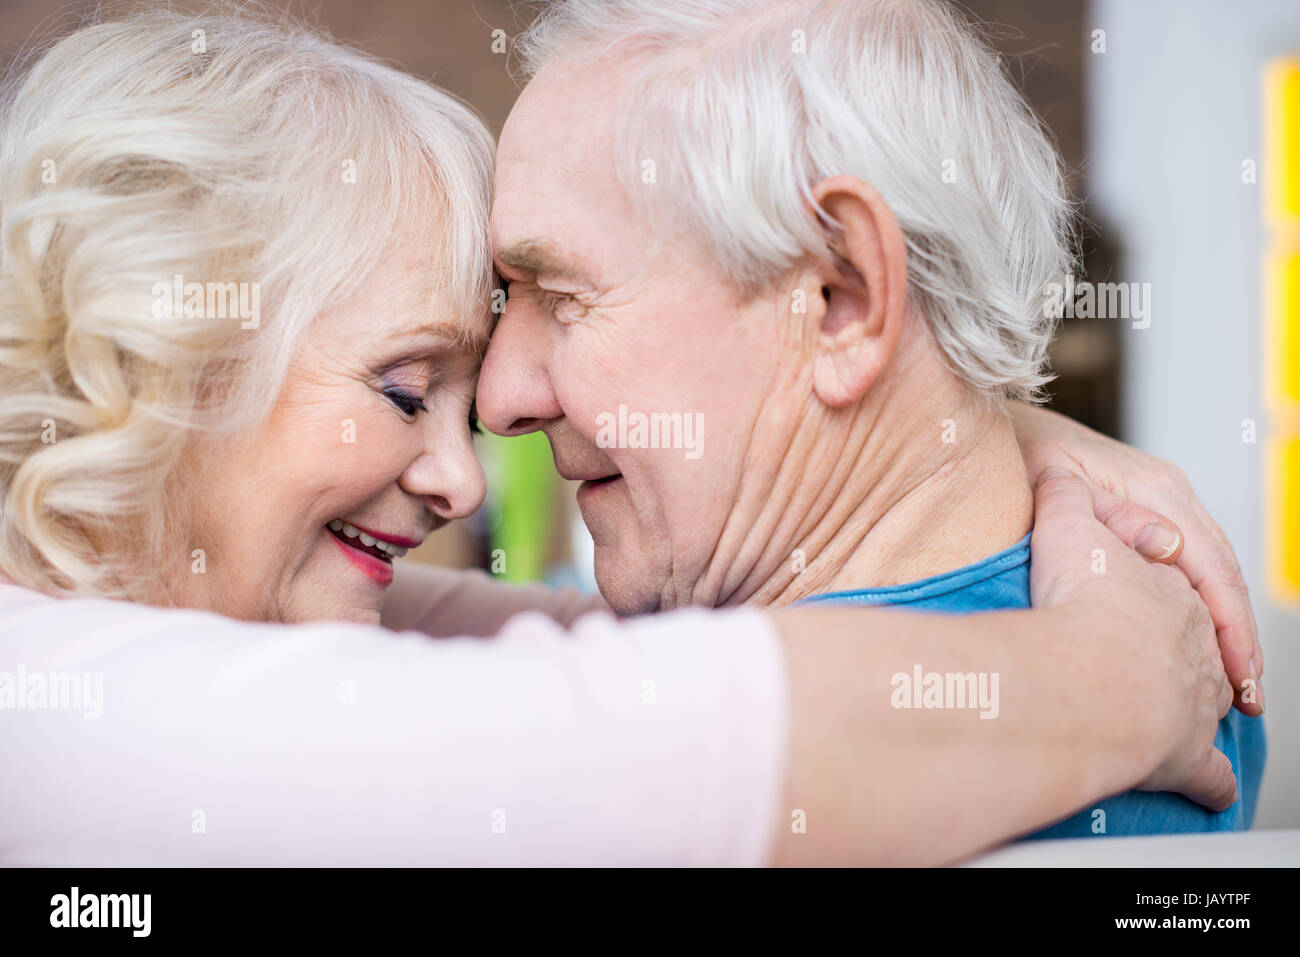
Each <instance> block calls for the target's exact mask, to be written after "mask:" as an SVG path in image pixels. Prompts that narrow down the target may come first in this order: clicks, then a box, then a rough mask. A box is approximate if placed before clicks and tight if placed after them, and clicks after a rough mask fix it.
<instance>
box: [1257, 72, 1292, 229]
mask: <svg viewBox="0 0 1300 957" xmlns="http://www.w3.org/2000/svg"><path fill="white" fill-rule="evenodd" d="M1261 120H1262V124H1263V130H1264V216H1265V218H1266V219H1267V220H1268V222H1269V224H1270V225H1273V226H1287V225H1289V226H1292V227H1296V226H1300V175H1297V174H1296V170H1297V167H1300V57H1279V58H1278V59H1276V60H1270V61H1269V62H1268V63H1267V64H1266V65H1265V67H1264V102H1263V110H1262V112H1261Z"/></svg>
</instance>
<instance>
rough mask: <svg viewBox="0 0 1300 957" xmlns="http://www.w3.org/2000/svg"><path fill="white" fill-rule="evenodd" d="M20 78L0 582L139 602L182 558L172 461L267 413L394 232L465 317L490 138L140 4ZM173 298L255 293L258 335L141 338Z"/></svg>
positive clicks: (347, 77) (461, 121)
mask: <svg viewBox="0 0 1300 957" xmlns="http://www.w3.org/2000/svg"><path fill="white" fill-rule="evenodd" d="M29 59H34V62H33V63H31V65H30V68H29V69H26V70H17V71H15V73H14V74H13V75H12V76H11V77H10V78H9V80H8V81H7V83H6V86H5V89H4V91H3V96H2V98H0V234H2V235H0V243H2V245H0V572H3V573H4V574H6V575H8V576H9V577H10V578H12V579H14V580H16V581H18V582H19V583H20V584H25V585H28V586H30V587H33V588H38V589H42V590H46V591H50V592H53V593H83V594H98V595H108V596H113V597H125V598H141V597H145V598H146V600H148V598H147V597H146V596H153V595H155V594H156V593H157V592H158V590H159V587H160V583H161V582H162V581H163V580H165V571H164V569H165V567H170V566H174V565H175V561H176V557H177V556H179V557H180V558H181V559H182V560H183V561H184V563H186V564H187V563H188V560H189V549H188V547H184V546H183V545H182V544H179V543H177V542H175V541H172V540H171V539H172V537H173V536H174V535H175V534H176V533H177V528H179V527H181V526H183V525H184V522H185V516H184V515H183V514H182V513H183V510H184V497H183V496H181V495H177V494H174V493H175V492H176V489H175V483H176V481H177V478H176V476H177V474H178V472H177V469H178V463H180V462H181V461H182V451H183V449H185V447H186V445H187V443H188V442H189V441H190V439H191V438H192V437H194V436H195V435H196V434H198V433H202V432H213V433H217V432H219V433H233V432H237V431H239V430H243V429H247V428H251V427H253V426H254V425H256V424H257V423H258V422H260V421H262V420H263V419H264V418H265V416H266V415H267V414H269V412H270V409H271V406H272V404H273V403H274V400H275V398H276V397H277V395H278V393H279V391H280V386H281V383H282V382H283V380H284V376H285V373H286V371H287V369H288V367H289V364H290V361H291V360H292V359H293V357H294V356H295V354H296V352H297V350H298V348H299V344H300V342H301V339H302V336H303V334H304V332H305V331H306V330H307V328H308V327H309V326H310V324H311V322H312V320H313V318H314V317H315V316H317V315H318V314H320V313H321V312H322V311H323V310H324V309H325V308H327V307H328V306H330V305H332V304H334V303H337V302H339V301H342V300H343V299H345V298H346V297H347V296H348V295H349V294H350V293H351V292H353V291H354V290H356V289H357V288H358V287H359V286H360V285H361V284H362V283H363V282H364V281H365V279H366V278H367V277H368V275H369V273H370V272H371V271H372V269H373V268H374V266H375V265H376V264H377V263H378V262H379V261H380V260H381V258H382V257H383V256H384V255H385V254H386V253H387V252H388V251H389V250H390V249H391V247H392V244H393V242H394V237H395V234H396V233H397V232H398V231H399V229H400V227H401V225H402V224H407V225H409V224H412V223H414V224H415V225H416V228H420V227H422V226H425V225H427V228H428V230H429V232H430V234H431V235H433V236H434V237H435V239H436V241H437V242H438V244H439V245H440V246H441V260H440V262H439V263H436V264H431V269H433V268H436V267H437V266H441V267H442V269H443V271H444V272H445V275H446V276H447V277H449V278H448V279H447V283H446V288H445V290H444V292H445V295H446V296H447V297H448V301H451V302H453V303H454V304H455V305H456V306H457V307H458V308H459V309H460V311H461V314H462V315H463V316H465V317H466V319H468V318H469V317H471V316H475V317H479V318H481V317H483V316H485V315H486V308H487V296H488V294H489V291H490V288H491V282H492V271H491V259H490V254H489V250H488V247H487V215H488V208H489V204H490V188H491V163H492V142H491V137H490V136H489V135H488V133H487V131H486V129H485V128H484V127H483V125H482V123H481V122H479V120H478V119H477V117H476V116H475V115H474V114H473V113H471V111H470V110H469V109H468V108H466V107H465V106H464V105H462V104H461V103H460V102H459V101H457V100H455V99H453V98H452V97H451V96H449V95H447V94H446V93H443V92H441V91H439V90H437V89H435V88H433V87H431V86H430V85H428V84H426V83H423V82H421V81H419V80H417V79H415V78H413V77H410V76H408V75H406V74H403V73H401V72H399V71H397V70H395V69H393V68H391V67H388V66H385V65H383V64H381V63H379V62H377V61H376V60H374V59H371V58H369V57H367V56H365V55H363V54H361V53H358V52H356V51H354V50H350V49H348V48H346V47H343V46H340V45H338V44H336V43H334V42H332V41H331V40H329V39H328V38H327V37H324V36H322V35H320V34H319V33H317V32H315V31H313V30H310V29H307V28H305V27H303V26H300V25H297V24H295V23H293V22H292V21H289V20H287V19H272V18H271V17H270V16H268V15H266V14H263V13H250V12H249V10H248V9H247V8H246V7H224V6H222V7H214V8H213V9H212V10H211V11H210V12H208V13H205V14H201V15H187V14H183V13H179V12H173V11H171V10H167V9H158V8H157V7H156V6H155V7H154V8H152V9H146V10H144V11H143V12H134V13H130V14H128V15H126V16H123V17H120V18H114V19H109V20H107V21H105V22H96V23H92V24H89V25H86V26H84V27H82V28H81V29H79V30H76V31H75V32H73V33H72V34H70V35H68V36H66V37H64V38H63V39H61V40H59V41H58V42H56V43H54V44H53V45H52V46H50V47H49V48H48V49H47V50H46V51H45V52H44V53H43V54H41V55H39V56H38V57H32V58H29ZM175 276H183V277H184V279H185V280H186V281H191V280H194V281H198V282H201V283H206V282H214V283H215V282H220V283H230V282H235V283H241V282H247V283H250V284H257V287H258V289H259V300H260V312H261V314H260V317H259V321H258V323H257V327H256V328H255V329H253V328H248V327H247V325H246V323H243V322H241V321H240V319H239V318H234V319H232V320H229V321H225V320H220V321H214V320H213V319H211V318H208V319H202V320H199V319H194V318H189V319H182V318H175V319H159V318H158V317H157V310H156V305H157V296H158V292H157V287H158V285H159V283H163V284H167V285H170V284H171V283H172V282H173V277H175ZM358 318H359V320H361V321H364V317H358ZM467 326H468V323H467ZM163 556H168V557H167V558H164V557H163Z"/></svg>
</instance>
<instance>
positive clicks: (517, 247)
mask: <svg viewBox="0 0 1300 957" xmlns="http://www.w3.org/2000/svg"><path fill="white" fill-rule="evenodd" d="M494 255H495V256H496V261H497V263H498V264H500V265H502V266H505V267H506V268H507V269H513V270H516V271H518V272H521V273H527V274H528V275H530V276H562V277H565V278H571V279H586V280H590V279H591V275H592V270H591V269H589V268H588V267H587V265H586V263H584V262H583V261H582V260H581V259H580V258H579V257H577V256H575V255H572V254H571V253H568V252H566V251H565V250H564V249H563V248H562V247H560V246H559V244H557V243H554V242H552V241H550V240H546V239H524V240H521V241H519V242H517V243H512V244H511V245H509V246H507V247H505V248H504V249H499V250H497V251H496V252H495V253H494Z"/></svg>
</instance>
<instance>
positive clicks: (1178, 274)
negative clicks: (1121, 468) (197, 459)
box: [0, 0, 1300, 828]
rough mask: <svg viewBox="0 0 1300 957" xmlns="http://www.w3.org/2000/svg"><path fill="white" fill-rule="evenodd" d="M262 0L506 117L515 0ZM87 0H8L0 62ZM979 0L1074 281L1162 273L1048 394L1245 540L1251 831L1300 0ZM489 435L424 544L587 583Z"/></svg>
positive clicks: (549, 504)
mask: <svg viewBox="0 0 1300 957" xmlns="http://www.w3.org/2000/svg"><path fill="white" fill-rule="evenodd" d="M179 5H183V6H193V4H188V3H187V4H179ZM269 5H271V6H277V7H282V8H285V9H288V10H289V11H291V12H292V13H294V14H296V15H298V16H300V17H304V18H306V19H308V20H310V21H312V22H315V23H317V24H319V25H321V26H323V27H325V28H326V29H328V30H329V31H330V32H331V33H332V34H333V35H334V36H335V37H337V38H338V39H340V40H343V41H346V42H348V43H352V44H354V45H356V46H359V47H361V48H362V49H365V50H367V51H369V52H371V53H373V54H376V55H378V56H380V57H382V58H384V59H386V60H389V61H391V62H393V63H395V64H396V65H398V66H400V67H402V68H403V69H406V70H408V71H410V72H412V73H415V74H417V75H419V76H422V77H425V78H426V79H429V80H431V81H433V82H435V83H438V84H440V85H442V86H443V87H445V88H447V89H449V90H451V91H452V92H453V93H456V94H457V95H459V96H461V97H462V98H464V99H465V100H467V101H468V102H470V103H471V104H472V105H473V106H474V107H475V108H476V109H477V110H478V111H479V112H480V113H481V114H482V115H483V117H484V118H485V120H486V121H487V123H488V125H489V127H490V128H491V129H492V130H493V132H494V133H496V132H499V131H500V128H501V124H502V123H503V122H504V120H505V117H506V114H507V113H508V112H509V110H510V106H511V104H512V103H513V101H514V98H515V95H516V93H517V88H516V85H515V82H514V81H513V79H512V78H511V75H510V73H509V70H508V56H507V54H506V53H504V52H500V51H502V50H503V49H504V47H505V46H507V45H508V39H509V37H511V36H513V35H514V34H516V33H517V32H518V31H519V29H520V28H521V26H522V25H523V24H524V22H525V21H526V19H527V17H528V16H529V10H528V9H527V8H519V7H517V6H515V5H512V4H511V3H509V2H507V0H367V2H365V3H356V2H355V0H312V2H310V3H301V2H295V3H290V2H273V3H271V4H269ZM94 6H95V4H94V3H93V2H91V0H87V2H72V3H63V2H56V0H0V69H2V68H3V67H4V66H6V65H7V64H8V63H9V62H10V61H11V60H12V58H13V57H14V56H15V55H16V54H17V53H18V52H19V51H20V49H21V48H22V47H23V45H24V44H25V43H27V42H28V40H29V38H31V37H33V36H34V35H35V36H38V37H39V36H46V35H48V34H49V33H59V32H62V31H64V30H66V29H70V28H71V27H73V26H75V25H76V24H77V23H78V22H80V21H81V20H82V19H83V18H84V17H85V16H86V15H87V14H88V13H89V12H90V11H91V10H92V9H93V8H94ZM964 6H965V8H966V9H967V10H968V11H969V12H970V13H972V14H973V15H974V16H975V17H976V18H977V19H979V20H980V21H982V22H984V23H985V24H986V29H987V31H988V34H989V37H990V39H991V40H992V42H993V43H994V44H995V45H996V46H997V47H998V49H999V50H1000V51H1001V52H1002V54H1003V55H1004V57H1005V59H1006V62H1007V65H1008V69H1009V71H1010V73H1011V75H1012V77H1013V79H1014V80H1015V81H1016V82H1017V83H1018V84H1019V85H1020V86H1021V88H1022V89H1023V91H1024V93H1025V95H1026V97H1027V98H1028V100H1029V102H1030V104H1031V105H1032V106H1033V107H1034V109H1035V110H1036V111H1037V112H1038V114H1039V115H1040V116H1042V117H1043V118H1044V119H1045V121H1046V122H1047V124H1048V125H1049V126H1050V127H1051V129H1052V131H1053V132H1054V134H1055V137H1056V139H1057V142H1058V145H1059V147H1060V150H1061V153H1062V155H1063V156H1064V158H1065V162H1066V164H1067V166H1068V168H1069V170H1070V174H1071V185H1072V187H1073V189H1074V191H1075V195H1076V197H1078V198H1079V199H1080V200H1081V201H1082V204H1083V205H1082V215H1081V218H1080V222H1079V232H1080V235H1081V237H1082V240H1083V244H1082V251H1083V265H1082V268H1081V270H1080V275H1079V276H1078V277H1076V278H1077V279H1079V280H1084V279H1086V280H1087V281H1089V282H1092V283H1102V282H1124V283H1139V284H1150V285H1149V287H1147V288H1149V289H1150V303H1149V306H1150V312H1149V319H1150V323H1149V325H1148V326H1146V327H1145V328H1135V326H1134V323H1132V322H1129V321H1123V320H1115V319H1096V318H1075V319H1067V320H1066V321H1065V322H1064V325H1063V328H1062V331H1061V334H1060V336H1059V338H1058V340H1057V342H1056V344H1055V347H1054V349H1053V354H1052V360H1053V365H1054V368H1055V371H1056V372H1057V374H1058V378H1057V380H1056V381H1055V382H1054V383H1053V385H1052V387H1051V389H1052V392H1053V398H1052V405H1053V407H1055V408H1057V409H1059V410H1061V411H1063V412H1065V413H1066V414H1068V415H1070V416H1072V417H1074V418H1077V419H1079V420H1080V421H1082V422H1085V423H1086V424H1088V425H1090V426H1092V427H1094V428H1096V429H1099V430H1101V431H1102V432H1105V433H1107V434H1109V435H1113V436H1116V437H1118V438H1121V439H1123V440H1125V441H1127V442H1131V443H1133V444H1134V445H1136V446H1138V447H1140V448H1142V449H1145V450H1147V451H1149V452H1152V453H1154V454H1156V455H1158V456H1161V457H1162V458H1166V459H1169V460H1171V461H1173V462H1176V463H1178V464H1179V465H1180V466H1181V467H1182V468H1183V469H1184V470H1185V471H1186V472H1187V474H1188V475H1189V476H1190V478H1191V480H1192V482H1193V484H1194V485H1195V487H1196V489H1197V491H1198V492H1199V494H1200V496H1201V498H1202V499H1203V501H1204V502H1205V504H1206V505H1207V507H1208V508H1209V510H1210V512H1211V513H1212V514H1213V515H1214V517H1215V518H1216V519H1217V520H1218V522H1219V523H1220V525H1221V526H1222V527H1223V529H1224V531H1225V532H1226V533H1227V535H1228V537H1229V538H1230V539H1231V540H1232V542H1233V543H1234V544H1235V546H1236V549H1237V553H1238V555H1239V556H1240V558H1241V562H1242V565H1243V568H1244V571H1245V575H1246V579H1247V581H1248V582H1249V583H1250V585H1251V592H1252V595H1253V596H1254V604H1255V610H1256V615H1257V617H1258V619H1259V625H1260V629H1261V632H1262V634H1263V638H1264V648H1265V655H1266V660H1267V668H1266V676H1267V686H1268V688H1269V698H1268V718H1267V720H1268V728H1269V735H1270V761H1269V767H1268V771H1267V776H1266V779H1265V784H1264V794H1263V797H1262V799H1261V803H1260V809H1259V814H1258V817H1257V820H1256V826H1257V827H1264V828H1278V827H1300V701H1298V700H1297V698H1296V696H1294V695H1291V694H1289V692H1290V691H1291V690H1292V689H1293V688H1295V687H1296V686H1297V682H1298V681H1300V641H1297V639H1300V611H1298V610H1297V605H1296V604H1295V602H1296V600H1297V598H1298V597H1300V3H1297V2H1296V0H1244V2H1242V3H1238V4H1234V5H1233V6H1232V8H1231V10H1230V11H1229V10H1228V9H1226V8H1225V7H1224V5H1223V4H1221V3H1218V2H1214V0H1091V2H1088V0H1054V2H1052V3H1050V4H1049V3H1041V2H1038V0H970V2H968V3H966V4H964ZM494 31H501V32H499V33H496V32H494ZM503 41H504V42H503ZM1144 321H1145V320H1144ZM478 441H479V443H480V451H481V455H482V456H483V458H484V460H485V465H486V467H487V471H488V482H489V489H490V491H489V499H488V501H487V503H486V504H485V505H484V507H483V508H482V509H481V510H480V512H479V513H478V514H477V515H476V516H474V518H473V519H472V520H471V521H469V522H464V523H456V524H454V525H453V526H451V527H449V528H447V529H445V530H444V531H443V532H440V533H439V534H438V535H436V536H434V537H433V538H432V539H430V541H429V542H428V543H427V544H426V545H425V546H424V547H423V548H422V549H421V550H420V551H419V552H417V553H414V554H415V555H416V557H418V558H420V559H421V560H424V561H429V562H433V563H438V564H446V565H454V566H462V567H468V566H478V567H483V568H488V569H489V570H491V571H493V572H494V573H496V574H498V575H501V576H503V577H506V578H509V579H513V580H534V579H541V580H547V581H550V582H553V583H564V584H574V583H576V584H579V585H582V586H584V587H588V588H594V582H592V580H591V574H590V561H591V560H590V542H589V539H588V538H587V536H586V534H585V530H584V529H583V527H582V524H581V521H580V520H579V519H578V517H577V512H576V508H575V507H574V504H573V489H571V488H567V487H566V485H567V483H565V482H563V481H562V480H560V479H559V478H558V477H557V476H556V475H555V474H554V471H553V469H552V467H551V459H550V452H549V447H548V446H547V444H546V442H545V440H544V438H542V437H541V436H528V437H525V438H521V439H512V440H502V439H498V438H496V437H493V436H484V437H483V438H482V439H480V440H478Z"/></svg>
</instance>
